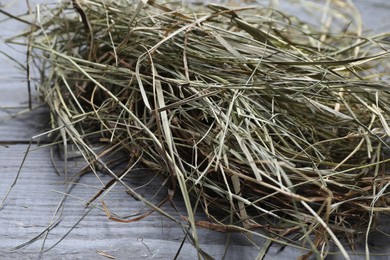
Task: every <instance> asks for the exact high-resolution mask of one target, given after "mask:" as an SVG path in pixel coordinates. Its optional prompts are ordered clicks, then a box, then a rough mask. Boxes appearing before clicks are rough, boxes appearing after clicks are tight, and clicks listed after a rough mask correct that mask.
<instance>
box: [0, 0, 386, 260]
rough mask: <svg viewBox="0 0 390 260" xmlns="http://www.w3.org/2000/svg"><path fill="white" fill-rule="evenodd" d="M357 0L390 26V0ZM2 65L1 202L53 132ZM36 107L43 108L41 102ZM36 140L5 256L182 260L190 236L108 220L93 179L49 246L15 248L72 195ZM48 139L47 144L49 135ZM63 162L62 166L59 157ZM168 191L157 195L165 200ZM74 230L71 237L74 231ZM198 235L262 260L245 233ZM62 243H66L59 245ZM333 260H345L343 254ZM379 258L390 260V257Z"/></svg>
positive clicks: (3, 227) (233, 253)
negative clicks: (38, 137) (41, 135)
mask: <svg viewBox="0 0 390 260" xmlns="http://www.w3.org/2000/svg"><path fill="white" fill-rule="evenodd" d="M9 2H11V3H12V4H11V5H10V6H9V7H7V8H6V9H5V10H7V11H10V12H13V13H21V12H24V11H25V10H26V8H25V6H24V5H25V1H9ZM263 2H267V1H263ZM354 2H355V3H356V5H357V7H358V8H359V9H360V11H361V12H362V15H363V20H364V22H365V24H366V26H367V28H376V29H375V30H377V31H384V30H386V29H387V30H388V29H389V28H390V26H389V25H390V19H389V18H388V15H389V14H390V3H388V1H387V0H376V1H364V0H359V1H357V0H356V1H354ZM2 3H3V2H2ZM281 4H282V7H283V8H287V9H289V10H294V8H293V7H291V6H288V5H287V4H286V1H281ZM2 19H5V16H4V15H3V14H0V20H2ZM308 19H313V17H311V18H310V17H308ZM4 24H5V25H4ZM23 27H24V26H23V24H21V23H18V22H15V21H8V22H6V23H2V25H1V28H2V29H1V30H0V36H1V38H2V39H1V40H3V39H4V38H7V37H9V36H11V35H14V34H15V33H17V32H19V31H21V30H22V29H23ZM0 50H1V51H3V52H5V53H7V54H8V55H10V56H12V57H13V58H15V59H16V60H18V61H20V62H21V63H23V64H24V63H25V53H24V52H25V50H24V49H23V48H15V47H10V46H6V45H4V43H1V44H0ZM0 62H1V63H0V64H1V66H0V91H1V92H0V107H1V110H0V120H1V121H0V176H1V181H0V199H3V197H4V196H5V194H6V192H7V190H8V188H9V187H10V185H11V184H12V183H13V182H14V179H15V176H16V174H17V172H18V169H19V167H20V165H21V163H22V160H23V157H24V155H25V153H26V151H27V149H28V147H29V143H30V141H31V137H32V136H33V135H36V134H39V133H42V132H43V131H44V130H45V129H48V127H49V120H50V118H49V114H48V111H47V110H46V109H45V108H44V107H39V108H36V109H34V110H33V111H28V102H27V101H28V93H27V87H26V80H25V74H24V73H23V72H22V71H21V70H20V69H18V68H15V63H14V62H12V61H10V60H9V59H7V58H6V57H4V56H1V55H0ZM34 106H38V103H37V102H36V101H34ZM37 141H39V140H33V144H32V146H31V150H30V151H29V153H28V156H27V160H26V161H25V164H24V167H23V169H22V171H21V172H20V176H19V178H18V181H17V184H16V185H15V187H14V189H13V190H12V192H11V193H10V195H9V197H8V199H7V201H6V204H5V206H4V207H3V208H2V209H1V211H0V239H1V240H0V259H37V258H38V257H42V258H43V259H54V258H57V259H107V257H110V256H112V257H115V258H116V259H145V258H146V259H152V258H154V259H171V258H173V257H174V256H175V254H176V253H177V251H178V250H179V248H180V245H181V243H182V240H183V238H184V237H185V234H184V233H183V231H182V229H181V228H180V227H179V226H178V225H177V224H176V223H174V222H173V221H170V220H168V219H166V218H165V217H162V216H160V215H159V214H152V215H150V216H149V217H147V218H145V219H143V220H140V221H138V222H134V223H118V222H114V221H109V220H108V219H107V216H106V214H105V213H104V211H103V210H101V209H99V208H85V207H84V205H85V201H87V200H89V199H90V198H91V196H92V195H94V194H95V193H96V192H97V191H98V189H100V188H101V184H100V183H99V182H98V180H97V178H96V177H95V176H94V175H93V174H90V175H87V176H85V177H83V178H82V179H81V181H80V183H79V184H77V185H75V187H74V189H73V190H72V191H71V193H70V195H69V196H68V198H67V200H66V205H65V207H64V208H63V212H62V214H61V216H60V217H59V219H61V221H60V222H59V223H58V224H57V226H56V227H55V228H53V229H52V230H51V231H50V232H49V234H48V236H47V237H46V240H45V242H43V241H44V240H43V239H42V238H40V239H38V240H37V241H35V242H34V243H31V244H29V245H27V246H26V247H24V248H22V249H20V250H17V251H11V250H12V249H13V248H15V247H17V246H19V245H21V244H23V243H26V242H28V241H29V240H30V239H32V238H34V237H36V236H38V235H39V234H40V233H42V232H43V231H45V229H46V228H47V227H48V226H49V225H50V224H51V223H53V220H52V216H53V213H54V212H55V210H56V208H57V207H58V203H59V201H60V200H61V198H62V197H63V194H64V192H65V191H66V185H64V184H63V181H64V176H63V175H62V176H58V175H57V174H56V173H55V171H54V168H53V165H52V163H51V160H50V149H49V147H43V148H39V149H37V144H36V142H37ZM41 141H42V142H44V138H43V139H42V140H41ZM56 161H57V163H59V164H61V160H59V159H58V158H57V160H56ZM81 166H82V165H80V164H79V165H74V167H73V168H72V169H70V172H69V174H72V173H74V172H76V170H77V169H78V168H80V167H81ZM132 176H134V177H133V178H132V179H128V180H127V182H128V183H129V185H132V187H137V185H139V184H140V178H143V179H145V178H152V177H153V176H152V175H151V174H150V173H146V172H144V171H142V170H140V171H138V172H136V173H134V174H133V175H132ZM141 176H143V177H141ZM99 177H100V178H101V179H102V181H103V182H104V181H107V180H108V179H109V178H108V177H107V176H106V175H104V174H100V175H99ZM160 187H161V184H160V182H158V181H156V182H155V183H154V184H152V185H151V186H148V187H147V188H146V189H145V190H144V191H143V192H144V194H150V195H152V194H154V193H155V190H157V189H158V188H160ZM163 193H164V192H161V194H158V195H157V197H161V196H163ZM104 201H105V202H106V204H107V205H108V206H109V208H110V210H111V211H113V212H115V213H117V214H118V215H121V216H128V215H131V214H134V213H136V212H138V210H139V209H140V208H142V203H141V202H139V201H136V200H135V199H133V198H132V197H130V196H129V195H128V194H126V192H125V189H124V188H123V187H120V186H117V187H115V189H113V190H112V191H111V192H110V193H109V195H108V196H107V197H105V199H104ZM179 201H180V200H178V202H177V203H178V208H179V210H181V211H182V213H183V214H184V213H185V209H184V207H183V205H181V204H180V202H179ZM96 206H97V207H101V204H99V203H97V204H96ZM165 209H166V210H167V211H168V212H170V213H171V214H172V215H175V211H174V210H173V209H172V208H170V207H169V206H166V207H165ZM87 213H88V214H87ZM200 217H201V215H200ZM384 223H388V224H389V221H388V220H385V222H384ZM69 231H71V232H70V233H69V234H68V232H69ZM199 232H200V236H201V238H202V239H201V242H202V248H203V249H204V250H205V251H206V252H207V253H208V254H210V255H211V256H213V257H215V258H216V259H221V258H222V257H223V255H224V253H225V247H226V243H227V242H228V241H229V240H230V241H231V245H230V246H229V250H228V252H227V255H226V259H255V258H256V256H257V254H258V251H259V250H258V249H257V248H255V247H253V246H250V243H249V242H248V241H247V240H246V239H245V237H244V236H243V235H240V234H233V235H231V237H230V238H229V239H228V238H227V236H226V235H225V234H222V233H217V232H213V231H210V230H206V229H201V228H200V229H199ZM64 236H66V237H65V238H64ZM61 239H63V240H62V241H60V240H61ZM59 241H60V243H59V244H58V245H56V246H55V247H54V248H52V249H51V250H49V251H48V252H46V253H44V254H41V253H40V250H41V247H42V246H43V245H44V246H43V248H44V249H47V248H49V247H51V246H52V245H54V244H55V243H57V242H59ZM371 244H372V245H373V246H374V247H377V249H378V251H380V252H384V253H385V252H387V253H388V254H390V248H389V246H388V245H389V244H390V239H389V237H386V236H383V235H379V234H375V235H373V239H372V241H371ZM280 249H281V248H280V246H278V245H275V246H272V247H271V248H270V250H269V252H268V255H267V258H266V259H294V258H297V257H298V256H299V255H301V254H302V251H301V250H299V249H294V248H286V249H284V250H280ZM104 254H106V255H104ZM194 258H196V251H195V249H194V248H193V247H192V245H190V244H189V243H188V242H186V243H185V244H184V247H183V248H182V249H181V251H180V254H179V257H178V259H194ZM334 259H341V257H340V256H339V257H337V256H336V257H334ZM356 259H363V256H356ZM375 259H390V256H384V257H383V258H382V257H376V258H375Z"/></svg>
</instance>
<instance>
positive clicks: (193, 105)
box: [28, 0, 390, 256]
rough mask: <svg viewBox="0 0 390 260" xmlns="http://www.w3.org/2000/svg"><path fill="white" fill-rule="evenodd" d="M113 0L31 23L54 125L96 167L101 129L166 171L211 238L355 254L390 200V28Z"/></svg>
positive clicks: (61, 8)
mask: <svg viewBox="0 0 390 260" xmlns="http://www.w3.org/2000/svg"><path fill="white" fill-rule="evenodd" d="M104 3H105V2H104V1H93V0H90V1H73V5H72V3H69V2H65V3H63V4H61V5H58V6H56V7H50V8H47V9H44V8H42V9H41V10H40V11H41V12H42V13H40V15H39V16H38V17H39V19H37V20H36V21H35V25H34V26H32V29H31V32H30V33H29V34H28V37H31V42H30V46H31V48H32V49H33V52H32V54H31V55H32V56H31V58H32V59H34V60H36V61H37V64H43V65H42V67H41V71H42V75H44V76H43V78H42V80H41V82H40V85H39V90H40V92H41V93H42V97H43V98H44V100H45V102H46V103H47V104H48V106H49V107H50V110H51V114H52V118H53V127H54V128H55V127H61V130H60V132H61V134H62V137H63V138H64V139H66V142H70V143H75V144H76V145H77V146H78V147H79V149H80V151H81V152H82V153H83V154H84V156H85V158H89V159H88V160H89V163H90V164H91V165H93V164H95V163H98V164H101V165H102V166H101V167H105V168H108V169H109V166H108V165H107V164H105V163H104V162H103V161H102V159H101V158H100V157H99V156H100V154H94V153H93V151H92V149H91V148H92V147H93V146H94V145H95V144H96V143H97V142H102V143H104V144H105V145H106V147H105V150H103V152H102V153H101V154H103V153H104V151H110V152H113V151H115V152H117V151H121V152H125V153H126V154H128V155H129V157H130V158H131V159H129V160H130V161H131V162H133V161H138V162H139V163H141V164H143V165H144V166H147V167H148V168H149V169H151V170H156V171H160V172H161V173H162V174H164V176H166V177H167V178H168V184H167V186H168V189H169V193H170V194H171V193H172V192H174V191H175V190H176V189H178V191H179V192H180V193H181V194H182V195H183V198H184V201H185V205H186V209H187V216H185V217H183V219H186V220H188V221H189V224H190V226H191V227H192V229H191V236H192V238H193V239H194V241H195V242H194V243H195V245H196V246H197V247H198V246H199V245H198V244H197V238H196V236H197V235H196V226H203V227H206V226H208V227H210V228H213V229H216V230H218V231H229V230H235V231H241V232H249V233H251V234H253V235H260V236H266V237H269V238H272V239H273V240H275V241H279V242H281V243H292V242H289V241H290V240H289V238H291V235H292V234H299V235H300V237H304V238H305V239H302V240H296V241H295V242H296V243H302V246H304V247H307V248H311V250H313V252H317V253H318V254H319V251H327V250H328V247H329V246H330V245H332V244H333V243H335V244H336V245H337V246H338V247H339V249H340V250H341V253H342V254H343V255H344V256H346V254H347V253H346V252H345V249H344V248H343V246H342V243H341V242H340V241H339V240H340V239H343V238H348V239H349V240H350V241H353V239H354V238H356V237H358V236H362V235H363V236H364V235H365V234H366V232H367V230H369V229H371V228H372V227H374V225H375V222H376V220H377V217H378V216H379V214H380V213H381V212H386V211H388V206H387V205H388V202H389V195H388V192H389V188H388V186H389V183H390V182H389V180H390V174H389V173H388V171H386V170H385V163H386V162H387V160H388V159H387V157H386V154H387V151H388V148H389V147H388V145H389V144H388V143H387V141H388V140H389V139H388V138H389V136H390V135H389V134H390V129H389V127H388V125H387V122H388V120H389V119H390V118H389V115H390V106H389V98H390V95H389V92H388V88H389V87H390V86H389V84H388V82H385V81H382V80H381V75H380V74H376V71H375V69H376V68H378V67H379V66H380V64H381V62H383V61H384V60H386V61H387V62H388V60H389V59H388V57H389V56H388V48H389V46H388V42H386V41H385V39H384V37H385V36H375V37H371V38H364V37H360V35H357V34H354V33H353V32H352V31H346V32H343V33H340V34H324V33H320V32H317V31H315V30H314V29H313V28H312V27H310V26H309V25H307V24H304V23H302V22H301V21H299V20H298V19H297V18H294V17H290V16H288V15H285V14H283V13H281V12H278V11H276V10H272V9H269V8H253V7H239V8H231V9H229V8H226V7H222V6H218V5H209V6H208V8H198V9H199V10H196V11H195V12H194V11H190V10H175V9H172V6H171V7H170V6H169V5H159V4H157V3H156V2H153V1H149V3H144V2H140V3H139V4H138V5H129V4H126V3H121V2H115V1H111V2H110V3H108V2H107V3H106V4H104ZM373 75H376V76H375V77H374V76H373ZM126 158H128V157H126ZM188 194H189V195H188ZM196 205H200V206H201V207H202V208H203V209H204V211H205V213H206V214H207V216H208V217H209V219H208V222H207V221H205V220H202V221H200V220H199V219H195V218H194V208H196ZM150 206H151V207H153V206H152V205H150ZM322 253H323V254H326V252H322Z"/></svg>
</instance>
